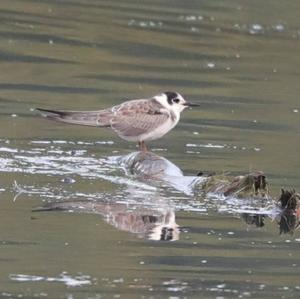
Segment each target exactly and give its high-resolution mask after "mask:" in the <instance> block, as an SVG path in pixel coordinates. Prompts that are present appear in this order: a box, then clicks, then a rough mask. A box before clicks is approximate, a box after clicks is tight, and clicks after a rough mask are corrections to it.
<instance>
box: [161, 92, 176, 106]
mask: <svg viewBox="0 0 300 299" xmlns="http://www.w3.org/2000/svg"><path fill="white" fill-rule="evenodd" d="M164 94H165V95H166V96H167V99H168V103H169V104H170V105H172V104H173V100H174V99H176V98H177V97H178V94H177V93H176V92H173V91H166V92H164Z"/></svg>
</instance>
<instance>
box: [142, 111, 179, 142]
mask: <svg viewBox="0 0 300 299" xmlns="http://www.w3.org/2000/svg"><path fill="white" fill-rule="evenodd" d="M174 116H175V117H173V118H172V117H171V116H170V117H168V119H167V121H166V122H164V123H163V124H162V125H160V126H158V127H157V128H156V129H154V130H153V131H151V132H148V133H147V134H143V135H141V136H139V141H149V140H155V139H159V138H161V137H162V136H164V135H165V134H166V133H168V132H169V131H170V130H172V129H173V128H174V127H175V126H176V125H177V123H178V121H179V119H180V114H179V113H178V114H177V113H176V114H174Z"/></svg>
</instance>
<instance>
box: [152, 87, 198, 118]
mask: <svg viewBox="0 0 300 299" xmlns="http://www.w3.org/2000/svg"><path fill="white" fill-rule="evenodd" d="M154 98H155V99H156V100H157V101H158V102H159V103H160V104H161V105H163V106H164V107H165V108H166V109H168V110H172V111H174V112H177V113H180V112H182V111H183V110H184V109H185V108H187V107H193V106H199V105H198V104H192V103H189V102H187V101H186V100H185V99H184V98H183V96H182V95H181V94H179V93H178V92H173V91H166V92H163V93H162V94H159V95H156V96H155V97H154Z"/></svg>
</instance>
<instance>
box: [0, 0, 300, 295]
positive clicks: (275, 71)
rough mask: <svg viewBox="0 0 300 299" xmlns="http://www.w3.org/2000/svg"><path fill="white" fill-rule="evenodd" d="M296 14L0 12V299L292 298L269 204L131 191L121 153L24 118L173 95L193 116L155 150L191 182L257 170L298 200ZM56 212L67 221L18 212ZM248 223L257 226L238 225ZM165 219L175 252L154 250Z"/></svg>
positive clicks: (299, 35)
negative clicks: (257, 216) (206, 175)
mask: <svg viewBox="0 0 300 299" xmlns="http://www.w3.org/2000/svg"><path fill="white" fill-rule="evenodd" d="M299 9H300V4H299V3H298V1H290V2H289V4H288V5H287V4H286V3H283V2H282V1H277V0H276V1H274V0H272V1H250V2H245V1H230V2H225V1H224V2H223V1H192V0H188V1H184V2H182V1H160V0H157V1H143V2H140V1H101V0H99V1H92V0H90V1H88V0H72V1H66V0H64V1H53V0H51V1H48V0H39V1H36V0H23V1H18V0H2V1H1V3H0V22H1V28H0V63H1V73H0V92H1V94H0V108H1V110H0V113H1V117H0V163H1V172H0V182H1V185H0V196H1V201H0V205H1V208H0V227H1V230H0V232H1V233H0V298H16V297H19V298H199V297H203V298H271V297H276V298H278V297H280V298H298V297H299V293H300V283H299V274H300V272H299V258H300V256H299V245H300V236H299V232H297V231H296V232H295V233H294V234H293V235H289V234H287V235H279V228H278V225H277V223H276V219H273V218H274V217H273V216H272V215H273V214H274V213H276V209H275V208H274V207H272V206H270V205H267V204H265V205H263V206H260V204H259V203H256V202H251V201H250V202H249V201H242V202H241V201H237V200H235V199H230V200H224V198H220V197H211V198H201V197H195V196H193V195H191V194H190V193H189V190H187V189H185V188H182V186H183V185H184V184H181V183H180V182H179V183H176V184H175V183H174V184H173V185H171V186H170V185H166V184H164V183H163V182H157V181H156V182H153V181H152V180H139V179H138V178H136V177H135V176H132V175H130V174H126V173H125V172H124V169H122V167H120V165H118V164H117V163H116V158H115V157H116V156H122V155H126V154H129V153H131V152H133V151H135V150H136V147H135V145H134V144H131V143H127V142H125V141H123V140H120V139H119V138H118V137H117V136H116V135H114V134H113V133H112V132H110V131H109V130H101V129H97V128H83V127H77V126H70V125H64V124H59V123H52V122H49V121H46V120H44V119H42V118H40V117H38V116H37V115H36V113H35V112H34V111H32V109H33V108H34V107H43V108H57V109H71V110H93V109H100V108H102V107H107V106H110V105H112V104H118V103H120V102H121V101H122V100H125V99H131V98H139V97H143V96H151V95H154V94H156V93H158V92H161V91H166V90H176V91H178V92H180V93H182V94H183V95H184V96H185V97H186V98H187V99H189V100H191V101H193V102H197V103H199V104H201V107H200V108H199V109H193V110H189V111H185V113H184V114H183V115H182V119H181V121H180V123H179V125H178V126H177V127H176V129H174V130H173V131H172V132H171V133H169V134H168V135H166V136H165V137H164V138H162V139H160V140H157V141H155V142H152V143H151V148H152V150H153V151H154V152H155V153H157V154H159V155H160V156H163V157H165V158H166V159H168V160H170V161H171V162H172V163H174V164H175V165H176V166H178V167H179V168H180V169H181V170H182V171H183V173H184V174H186V175H190V176H195V175H196V174H197V173H198V172H199V171H200V170H204V171H216V172H223V171H225V172H229V173H231V174H233V175H236V174H244V173H248V172H249V171H253V170H263V171H264V172H265V173H266V175H267V176H268V178H269V183H270V188H271V196H272V197H275V198H276V196H278V194H279V192H280V188H281V187H286V188H290V187H294V188H296V189H298V190H299V189H300V183H299V181H300V180H299V179H300V172H299V166H300V159H299V148H300V141H299V140H300V139H299V115H300V114H299V109H300V104H299V98H298V97H299V92H300V86H299V84H298V81H299V80H298V77H299V69H300V61H299V57H298V56H299V55H298V53H299V51H300V43H299V42H300V21H299V13H298V12H299ZM174 171H175V168H174ZM176 171H177V170H176ZM183 183H184V182H183ZM56 202H64V204H65V205H67V206H65V208H66V209H67V210H69V211H70V210H71V211H73V213H67V212H61V211H51V212H50V211H44V212H32V210H33V209H38V208H40V207H43V206H45V205H47V204H48V205H49V204H53V203H56ZM268 204H269V202H268ZM273 208H274V209H275V210H274V209H273ZM254 210H255V211H256V212H257V213H263V214H266V213H267V214H268V215H267V216H266V218H265V219H264V226H263V227H256V226H255V225H250V224H246V223H245V220H243V219H244V218H246V216H245V215H244V216H243V214H245V213H246V212H253V211H254ZM145 216H146V217H148V218H147V219H148V220H149V221H150V222H151V219H154V218H155V219H158V220H159V221H158V225H157V226H155V227H153V225H149V226H143V225H141V221H140V219H141V217H144V218H143V220H144V219H145ZM166 219H168V225H169V227H170V228H172V229H173V230H172V232H173V235H172V236H173V237H172V238H173V241H172V242H163V241H155V240H154V239H157V238H158V237H159V236H160V235H159V232H160V230H159V229H160V228H161V227H160V226H159V225H160V224H161V223H165V222H166V221H167V220H166ZM248 223H249V219H248ZM166 233H167V236H168V233H169V231H167V232H166ZM151 239H152V240H151Z"/></svg>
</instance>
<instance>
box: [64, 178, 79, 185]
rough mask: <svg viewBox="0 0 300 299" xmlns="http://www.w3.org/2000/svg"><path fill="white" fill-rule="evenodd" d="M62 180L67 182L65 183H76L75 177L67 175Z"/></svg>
mask: <svg viewBox="0 0 300 299" xmlns="http://www.w3.org/2000/svg"><path fill="white" fill-rule="evenodd" d="M61 182H62V183H65V184H73V183H75V182H76V181H75V180H74V179H73V178H70V177H65V178H63V179H61Z"/></svg>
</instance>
